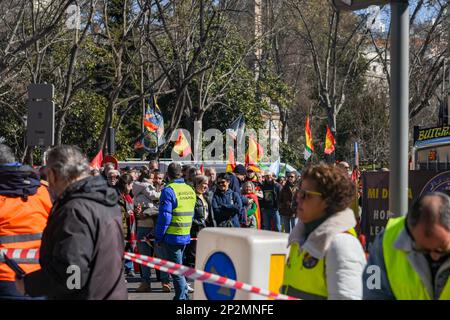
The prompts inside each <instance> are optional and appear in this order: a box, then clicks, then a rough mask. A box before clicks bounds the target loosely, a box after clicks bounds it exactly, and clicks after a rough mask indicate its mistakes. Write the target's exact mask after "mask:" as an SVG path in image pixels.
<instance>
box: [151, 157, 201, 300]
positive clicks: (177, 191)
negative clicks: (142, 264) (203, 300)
mask: <svg viewBox="0 0 450 320" xmlns="http://www.w3.org/2000/svg"><path fill="white" fill-rule="evenodd" d="M167 175H168V178H169V183H168V184H167V185H166V186H165V188H164V189H163V190H162V192H161V197H160V201H159V214H158V220H157V222H156V235H155V244H156V246H157V251H158V252H159V253H158V255H159V256H160V257H161V258H162V259H165V260H168V261H172V262H175V263H179V264H182V263H183V252H184V250H185V248H186V245H187V244H189V243H190V241H191V235H190V230H191V225H192V219H193V216H194V207H195V201H196V195H195V191H194V189H192V187H191V186H189V185H188V184H186V183H185V182H184V179H183V178H181V177H182V168H181V165H180V164H178V163H171V164H170V165H169V167H168V168H167ZM166 277H167V274H166V273H161V278H162V279H161V281H162V282H163V283H166V282H167V279H166ZM172 280H173V285H174V288H175V297H174V300H189V296H188V286H187V282H186V279H185V277H184V276H179V275H176V274H172Z"/></svg>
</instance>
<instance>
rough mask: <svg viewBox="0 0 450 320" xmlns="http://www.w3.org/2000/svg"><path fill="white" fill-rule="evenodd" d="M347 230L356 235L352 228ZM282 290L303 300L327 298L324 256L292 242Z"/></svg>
mask: <svg viewBox="0 0 450 320" xmlns="http://www.w3.org/2000/svg"><path fill="white" fill-rule="evenodd" d="M347 232H348V233H350V234H351V235H353V236H354V237H356V236H357V234H356V232H355V230H354V229H353V228H351V229H349V230H348V231H347ZM282 292H283V293H284V294H286V295H289V296H293V297H296V298H299V299H305V300H321V299H323V300H325V299H327V298H328V288H327V279H326V270H325V258H322V259H317V258H314V257H312V256H311V255H310V254H309V253H308V252H307V251H305V250H303V249H302V248H301V247H299V245H298V243H293V244H292V245H291V249H290V251H289V258H288V260H287V263H286V265H285V268H284V279H283V286H282Z"/></svg>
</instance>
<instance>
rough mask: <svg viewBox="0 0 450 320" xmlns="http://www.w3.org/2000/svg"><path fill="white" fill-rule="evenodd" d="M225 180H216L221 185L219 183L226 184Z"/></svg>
mask: <svg viewBox="0 0 450 320" xmlns="http://www.w3.org/2000/svg"><path fill="white" fill-rule="evenodd" d="M226 183H227V181H226V180H222V181H217V184H219V185H221V184H226Z"/></svg>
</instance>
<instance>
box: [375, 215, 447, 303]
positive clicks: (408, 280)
mask: <svg viewBox="0 0 450 320" xmlns="http://www.w3.org/2000/svg"><path fill="white" fill-rule="evenodd" d="M405 221H406V219H405V217H400V218H391V219H389V221H388V223H387V226H386V229H385V230H384V235H383V256H384V263H385V265H386V274H387V278H388V280H389V284H390V285H391V290H392V292H393V294H394V296H395V298H396V299H397V300H431V298H430V295H429V293H428V290H427V289H426V287H425V285H424V284H423V282H422V280H421V278H420V276H419V274H418V273H417V272H416V271H415V270H414V268H413V267H412V265H411V264H410V263H409V261H408V253H407V252H404V251H402V250H398V249H396V248H395V247H394V243H395V241H396V240H397V238H398V236H399V235H400V233H401V232H402V231H403V229H404V228H405ZM439 300H450V281H449V280H448V279H447V283H446V285H445V286H444V289H443V290H442V292H441V294H440V296H439Z"/></svg>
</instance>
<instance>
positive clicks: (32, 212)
mask: <svg viewBox="0 0 450 320" xmlns="http://www.w3.org/2000/svg"><path fill="white" fill-rule="evenodd" d="M51 208H52V201H51V199H50V195H49V193H48V190H47V188H46V187H45V186H40V187H39V188H38V190H37V192H36V193H35V194H34V195H29V196H28V198H27V200H24V199H23V198H22V197H6V196H3V195H0V251H3V249H39V248H40V246H41V237H42V232H43V231H44V228H45V226H46V225H47V219H48V216H49V214H50V210H51ZM15 260H16V262H17V263H18V264H19V266H20V267H21V268H22V269H23V270H24V271H25V272H26V273H30V272H34V271H36V270H39V269H40V266H39V261H37V260H32V261H25V260H26V259H15ZM14 280H15V273H14V271H12V270H11V269H10V268H9V267H8V266H7V265H6V264H5V263H4V260H3V254H1V255H0V281H14Z"/></svg>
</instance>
